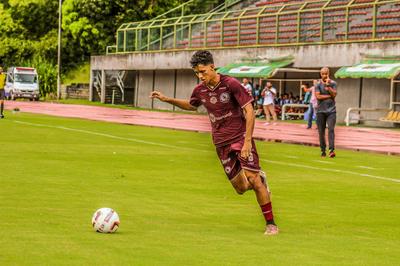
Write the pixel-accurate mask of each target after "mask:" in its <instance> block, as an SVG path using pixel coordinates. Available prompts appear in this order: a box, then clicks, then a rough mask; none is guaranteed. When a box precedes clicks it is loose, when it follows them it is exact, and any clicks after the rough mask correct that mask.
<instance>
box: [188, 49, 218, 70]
mask: <svg viewBox="0 0 400 266" xmlns="http://www.w3.org/2000/svg"><path fill="white" fill-rule="evenodd" d="M209 64H214V58H213V56H212V54H211V53H210V52H209V51H206V50H200V51H197V52H195V53H194V54H193V55H192V59H190V65H191V66H192V68H194V67H196V66H198V65H209Z"/></svg>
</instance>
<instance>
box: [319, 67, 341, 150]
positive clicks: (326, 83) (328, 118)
mask: <svg viewBox="0 0 400 266" xmlns="http://www.w3.org/2000/svg"><path fill="white" fill-rule="evenodd" d="M320 74H321V80H320V81H319V83H318V84H317V85H316V87H315V95H316V97H317V99H318V107H317V126H318V133H319V146H320V148H321V157H326V141H325V129H326V124H328V139H329V157H330V158H334V157H335V156H336V153H335V125H336V103H335V98H336V94H337V92H336V88H337V85H336V82H335V81H333V80H331V79H330V78H329V68H327V67H323V68H322V69H321V72H320Z"/></svg>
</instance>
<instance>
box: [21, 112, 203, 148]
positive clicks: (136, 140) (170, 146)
mask: <svg viewBox="0 0 400 266" xmlns="http://www.w3.org/2000/svg"><path fill="white" fill-rule="evenodd" d="M15 123H18V124H25V125H30V126H38V127H48V128H57V129H62V130H67V131H74V132H79V133H86V134H90V135H96V136H101V137H106V138H111V139H118V140H126V141H131V142H137V143H142V144H148V145H155V146H161V147H165V148H171V149H174V150H176V149H181V150H189V151H196V152H197V151H202V152H208V151H205V150H199V149H192V148H188V147H183V146H174V145H168V144H164V143H157V142H151V141H146V140H140V139H134V138H125V137H119V136H115V135H111V134H106V133H100V132H95V131H89V130H83V129H76V128H70V127H63V126H50V125H44V124H35V123H29V122H23V121H17V120H15Z"/></svg>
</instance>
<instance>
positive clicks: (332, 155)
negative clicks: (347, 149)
mask: <svg viewBox="0 0 400 266" xmlns="http://www.w3.org/2000/svg"><path fill="white" fill-rule="evenodd" d="M335 157H336V153H335V151H334V150H331V151H330V152H329V158H335Z"/></svg>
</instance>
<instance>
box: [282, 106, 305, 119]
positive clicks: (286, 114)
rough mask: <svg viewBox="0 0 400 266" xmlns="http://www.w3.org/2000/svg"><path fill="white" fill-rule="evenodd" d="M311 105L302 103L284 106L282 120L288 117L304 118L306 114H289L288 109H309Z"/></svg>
mask: <svg viewBox="0 0 400 266" xmlns="http://www.w3.org/2000/svg"><path fill="white" fill-rule="evenodd" d="M309 106H310V105H309V104H300V103H287V104H284V105H283V106H282V115H281V116H282V120H285V119H286V116H290V115H292V116H304V112H299V113H287V112H286V109H287V108H308V107H309Z"/></svg>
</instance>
